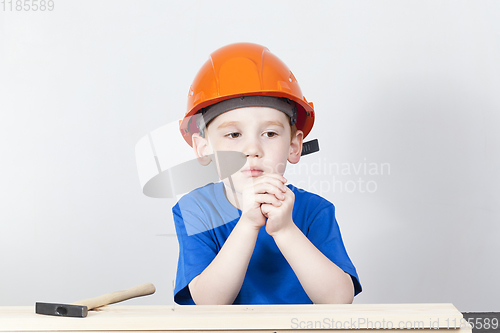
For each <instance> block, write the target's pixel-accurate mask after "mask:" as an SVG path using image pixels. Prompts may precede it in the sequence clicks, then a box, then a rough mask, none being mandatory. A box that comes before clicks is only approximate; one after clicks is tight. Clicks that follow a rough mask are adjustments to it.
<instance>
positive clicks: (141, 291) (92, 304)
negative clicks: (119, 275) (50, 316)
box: [72, 283, 156, 310]
mask: <svg viewBox="0 0 500 333" xmlns="http://www.w3.org/2000/svg"><path fill="white" fill-rule="evenodd" d="M155 291H156V288H155V286H153V284H151V283H143V284H141V285H138V286H135V287H132V288H129V289H126V290H121V291H115V292H113V293H109V294H105V295H102V296H98V297H94V298H88V299H84V300H81V301H78V302H75V303H72V304H74V305H83V306H86V307H87V310H92V309H95V308H98V307H101V306H104V305H108V304H113V303H118V302H121V301H125V300H127V299H130V298H134V297H139V296H146V295H151V294H154V292H155Z"/></svg>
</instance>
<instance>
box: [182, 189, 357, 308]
mask: <svg viewBox="0 0 500 333" xmlns="http://www.w3.org/2000/svg"><path fill="white" fill-rule="evenodd" d="M287 186H288V188H290V190H292V192H293V193H294V194H295V202H294V206H293V212H292V219H293V221H294V223H295V224H296V225H297V227H298V228H299V229H300V230H301V231H302V232H303V233H304V235H306V237H307V238H308V239H309V240H310V241H311V243H313V244H314V245H315V246H316V248H318V250H320V251H321V252H322V253H323V254H324V255H325V256H326V257H328V258H329V259H330V260H331V261H332V262H333V263H335V264H336V265H337V266H338V267H340V268H341V269H342V270H343V271H344V272H346V273H348V274H349V275H350V276H351V278H352V281H353V284H354V288H355V295H357V294H358V293H360V292H361V285H360V284H359V280H358V275H357V273H356V269H355V268H354V265H353V264H352V262H351V260H350V259H349V256H348V255H347V252H346V250H345V247H344V243H343V242H342V237H341V235H340V230H339V227H338V224H337V221H336V219H335V207H334V206H333V204H332V203H330V202H329V201H327V200H326V199H323V198H322V197H320V196H318V195H316V194H313V193H309V192H306V191H304V190H301V189H298V188H296V187H294V186H292V185H287ZM172 211H173V215H174V222H175V228H176V231H177V239H178V241H179V262H178V266H177V277H176V281H175V290H174V294H175V296H174V300H175V302H176V303H177V304H194V302H193V299H192V297H191V294H190V293H189V287H188V284H189V283H190V282H191V280H192V279H193V278H195V277H196V276H197V275H199V274H200V273H201V272H203V270H205V268H206V267H207V266H208V265H209V264H210V263H211V262H212V260H213V259H214V258H215V256H216V255H217V253H219V251H220V249H221V248H222V246H223V245H224V242H225V241H226V239H227V238H228V237H229V234H230V233H231V231H232V230H233V228H234V226H235V225H236V223H237V222H238V220H239V218H240V216H241V211H240V210H238V209H237V208H235V207H234V206H233V205H231V204H230V203H229V201H228V200H227V198H226V196H225V194H224V190H223V183H221V182H219V183H215V184H213V183H211V184H208V185H206V186H204V187H201V188H198V189H196V190H194V191H192V192H190V193H188V194H186V195H185V196H183V197H182V198H181V199H180V200H179V202H178V203H177V204H176V205H175V206H174V208H173V209H172ZM310 303H312V302H311V300H310V299H309V297H308V296H307V294H306V292H305V291H304V289H303V288H302V286H301V284H300V282H299V280H298V278H297V276H296V275H295V273H294V272H293V270H292V268H291V267H290V265H289V264H288V262H287V261H286V259H285V258H284V257H283V255H282V254H281V252H280V250H279V249H278V247H277V245H276V243H275V242H274V239H273V238H272V237H271V236H269V235H268V234H267V232H266V229H265V227H262V228H261V229H260V231H259V234H258V236H257V241H256V244H255V249H254V252H253V254H252V257H251V259H250V262H249V264H248V269H247V272H246V275H245V279H244V281H243V284H242V286H241V289H240V292H239V294H238V296H237V297H236V299H235V301H234V303H233V304H310Z"/></svg>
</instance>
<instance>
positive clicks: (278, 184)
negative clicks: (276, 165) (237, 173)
mask: <svg viewBox="0 0 500 333" xmlns="http://www.w3.org/2000/svg"><path fill="white" fill-rule="evenodd" d="M253 184H254V185H259V184H272V185H274V186H276V187H277V188H279V189H280V190H281V191H282V192H286V189H287V187H286V186H285V184H284V183H283V182H282V181H281V180H280V179H278V178H276V177H269V176H261V177H258V178H257V179H255V181H254V183H253Z"/></svg>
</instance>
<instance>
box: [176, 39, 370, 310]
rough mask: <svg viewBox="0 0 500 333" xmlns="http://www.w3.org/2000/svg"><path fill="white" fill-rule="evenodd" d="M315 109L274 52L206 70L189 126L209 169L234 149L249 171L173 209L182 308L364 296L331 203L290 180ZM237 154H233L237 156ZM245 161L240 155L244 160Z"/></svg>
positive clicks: (231, 53)
mask: <svg viewBox="0 0 500 333" xmlns="http://www.w3.org/2000/svg"><path fill="white" fill-rule="evenodd" d="M313 122H314V109H313V106H312V103H308V102H307V101H306V100H305V98H304V97H303V96H302V93H301V90H300V87H299V86H298V83H297V81H296V79H295V77H294V76H293V74H292V73H291V72H290V70H289V69H288V67H286V65H285V64H284V63H283V62H281V60H279V59H278V58H277V57H276V56H274V55H273V54H272V53H270V52H269V50H268V49H267V48H265V47H262V46H260V45H256V44H250V43H238V44H231V45H228V46H225V47H223V48H220V49H219V50H217V51H215V52H214V53H212V55H211V58H210V59H209V61H207V62H206V63H205V64H204V65H203V67H202V68H201V69H200V71H199V72H198V74H197V76H196V78H195V80H194V82H193V84H192V86H191V89H190V92H189V96H188V112H187V114H186V116H185V118H184V120H183V121H182V122H181V124H180V128H181V133H182V135H183V136H184V139H185V140H186V141H187V142H188V144H190V145H191V146H192V147H193V149H194V152H195V154H196V156H197V157H198V158H199V161H200V162H201V163H202V164H205V165H206V164H209V163H211V162H212V160H214V161H213V162H214V163H216V162H219V163H218V164H217V167H218V168H219V172H221V171H220V170H221V169H222V168H223V167H224V165H223V164H224V163H221V161H220V160H219V161H216V160H217V156H219V155H218V152H221V151H222V152H224V151H226V152H227V151H234V152H239V153H240V154H242V156H243V157H244V160H243V162H244V165H243V167H241V168H237V169H239V170H238V171H237V172H235V173H233V174H232V175H231V176H229V177H226V178H224V179H223V180H222V182H220V183H216V184H208V185H206V186H204V187H202V188H199V189H196V190H194V191H192V192H191V193H189V194H187V195H185V196H184V197H183V198H181V200H179V202H178V203H177V205H176V206H175V207H174V208H173V213H174V221H175V226H176V231H177V237H178V240H179V263H178V269H177V278H176V286H175V291H174V293H175V301H176V302H177V303H179V304H287V303H288V304H294V303H295V304H300V303H302V304H303V303H351V302H352V300H353V297H354V295H356V294H357V293H359V292H360V291H361V286H360V284H359V281H358V277H357V273H356V269H355V268H354V266H353V265H352V263H351V261H350V259H349V257H348V255H347V252H346V251H345V248H344V245H343V242H342V238H341V235H340V230H339V228H338V225H337V222H336V220H335V215H334V213H335V212H334V206H333V205H332V204H331V203H330V202H328V201H327V200H325V199H323V198H321V197H319V196H317V195H315V194H312V193H308V192H306V191H304V190H300V189H298V188H295V187H294V186H292V185H290V184H289V185H285V184H286V182H287V180H286V179H285V178H284V177H283V174H284V172H285V168H286V163H287V161H288V162H290V163H297V162H298V161H299V160H300V156H301V152H302V141H303V138H304V137H305V136H306V135H307V134H308V133H309V131H310V130H311V128H312V125H313ZM237 155H238V154H236V155H234V156H237ZM237 159H238V158H237V157H235V160H237Z"/></svg>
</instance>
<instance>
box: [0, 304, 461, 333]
mask: <svg viewBox="0 0 500 333" xmlns="http://www.w3.org/2000/svg"><path fill="white" fill-rule="evenodd" d="M461 320H462V314H461V313H460V312H459V311H458V310H457V309H456V308H455V307H454V306H453V305H452V304H342V305H251V306H250V305H249V306H245V305H228V306H225V305H222V306H123V305H112V306H106V307H103V308H101V309H100V311H91V312H89V315H88V317H87V318H67V317H54V316H43V315H37V314H35V311H34V307H0V332H14V331H15V332H29V331H38V332H50V331H53V332H74V331H149V332H151V331H170V332H175V331H183V332H187V331H200V332H206V331H258V332H261V333H262V332H267V331H272V332H276V331H291V330H293V329H300V331H301V332H306V331H305V330H315V331H316V332H317V331H318V330H320V329H321V330H325V329H335V327H337V328H338V329H335V332H337V333H340V332H343V331H349V329H351V332H352V329H355V331H357V332H362V331H365V330H367V329H370V328H372V329H373V328H375V329H376V328H379V329H391V328H392V329H391V332H397V331H399V330H398V328H403V329H405V331H406V332H408V329H410V328H415V329H419V332H425V331H427V330H433V332H434V331H435V329H437V328H441V329H453V331H452V332H453V333H457V332H460V333H462V332H471V330H470V328H468V327H465V325H462V328H463V329H460V324H461ZM370 323H371V324H370ZM462 323H463V322H462ZM343 328H346V329H347V330H343ZM371 332H373V331H371ZM447 332H449V331H447Z"/></svg>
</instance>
